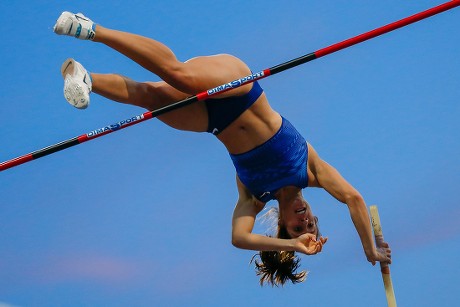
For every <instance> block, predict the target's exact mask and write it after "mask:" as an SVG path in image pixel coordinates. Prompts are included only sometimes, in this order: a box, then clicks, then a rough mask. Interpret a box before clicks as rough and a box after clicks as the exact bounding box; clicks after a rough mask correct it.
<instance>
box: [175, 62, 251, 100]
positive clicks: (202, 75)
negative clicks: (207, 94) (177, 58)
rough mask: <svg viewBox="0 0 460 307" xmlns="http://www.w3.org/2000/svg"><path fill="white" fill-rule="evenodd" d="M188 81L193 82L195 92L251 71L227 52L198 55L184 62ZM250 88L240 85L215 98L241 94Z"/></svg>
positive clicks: (238, 77)
mask: <svg viewBox="0 0 460 307" xmlns="http://www.w3.org/2000/svg"><path fill="white" fill-rule="evenodd" d="M184 64H185V67H186V70H187V74H188V76H189V80H190V81H189V82H190V83H191V84H194V85H193V86H194V88H195V90H196V91H197V92H202V91H206V90H209V89H212V88H214V87H216V86H219V85H223V84H225V83H228V82H231V81H233V80H236V79H240V78H243V77H245V76H247V75H248V74H250V73H251V70H250V69H249V67H248V66H247V65H246V64H245V63H244V62H243V61H241V60H240V59H238V58H237V57H234V56H232V55H229V54H217V55H212V56H200V57H196V58H192V59H190V60H188V61H186V62H185V63H184ZM250 89H251V85H246V86H242V87H240V88H237V89H235V90H231V91H229V92H226V93H224V94H221V95H218V96H216V97H215V98H222V97H228V96H233V95H242V94H245V93H246V92H248V91H249V90H250Z"/></svg>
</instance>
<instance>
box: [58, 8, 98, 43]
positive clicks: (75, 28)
mask: <svg viewBox="0 0 460 307" xmlns="http://www.w3.org/2000/svg"><path fill="white" fill-rule="evenodd" d="M53 31H54V33H56V34H59V35H69V36H74V37H76V38H79V39H89V40H93V39H94V36H95V35H96V24H95V23H94V22H92V21H91V20H90V19H89V18H87V17H85V16H84V15H83V14H82V13H77V14H74V13H71V12H63V13H62V14H61V16H59V18H58V20H57V21H56V24H55V25H54V27H53Z"/></svg>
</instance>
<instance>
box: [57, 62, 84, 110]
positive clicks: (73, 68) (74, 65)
mask: <svg viewBox="0 0 460 307" xmlns="http://www.w3.org/2000/svg"><path fill="white" fill-rule="evenodd" d="M61 74H62V77H64V97H65V99H66V100H67V101H68V102H69V103H70V104H71V105H73V106H74V107H76V108H78V109H86V108H87V107H88V105H89V94H90V93H91V88H92V81H91V76H90V74H89V73H88V71H87V70H86V69H85V68H84V67H83V66H82V65H81V64H80V63H78V62H77V61H75V60H74V59H67V60H66V61H65V62H64V64H62V66H61Z"/></svg>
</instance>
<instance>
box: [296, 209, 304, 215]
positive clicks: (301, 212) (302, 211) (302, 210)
mask: <svg viewBox="0 0 460 307" xmlns="http://www.w3.org/2000/svg"><path fill="white" fill-rule="evenodd" d="M305 212H307V208H301V209H297V210H296V211H295V213H296V214H304V213H305Z"/></svg>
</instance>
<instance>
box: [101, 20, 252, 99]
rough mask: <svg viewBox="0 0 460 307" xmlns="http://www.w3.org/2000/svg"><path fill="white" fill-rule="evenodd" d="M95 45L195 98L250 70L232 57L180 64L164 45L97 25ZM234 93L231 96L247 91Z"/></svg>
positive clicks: (200, 58) (245, 89)
mask: <svg viewBox="0 0 460 307" xmlns="http://www.w3.org/2000/svg"><path fill="white" fill-rule="evenodd" d="M94 41H95V42H100V43H103V44H105V45H107V46H109V47H111V48H113V49H115V50H117V51H118V52H120V53H122V54H124V55H125V56H127V57H129V58H130V59H132V60H133V61H135V62H136V63H138V64H140V65H141V66H143V67H144V68H146V69H147V70H149V71H151V72H153V73H154V74H156V75H158V76H159V77H160V78H161V79H163V80H164V81H166V82H167V83H168V84H170V85H171V86H173V87H175V88H176V89H178V90H179V91H181V92H184V93H187V94H190V95H194V94H197V93H199V92H202V91H205V90H207V89H210V88H213V87H215V86H218V85H221V84H224V83H227V82H230V81H233V80H235V79H238V78H241V77H244V76H246V75H248V74H250V70H249V68H248V67H247V66H246V65H245V64H244V63H243V62H242V61H241V60H239V59H238V58H236V57H233V56H231V55H224V54H222V55H215V56H205V57H197V58H193V59H191V60H189V61H186V62H181V61H179V60H178V59H177V58H176V56H175V55H174V53H173V52H172V51H171V49H169V48H168V47H167V46H165V45H164V44H162V43H160V42H158V41H156V40H153V39H150V38H147V37H144V36H140V35H136V34H132V33H127V32H122V31H117V30H112V29H108V28H105V27H102V26H100V25H97V26H96V35H95V37H94ZM249 89H250V86H249V87H246V86H244V87H242V88H240V89H237V90H234V91H233V93H231V94H232V95H239V94H243V93H245V92H247V91H249Z"/></svg>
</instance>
